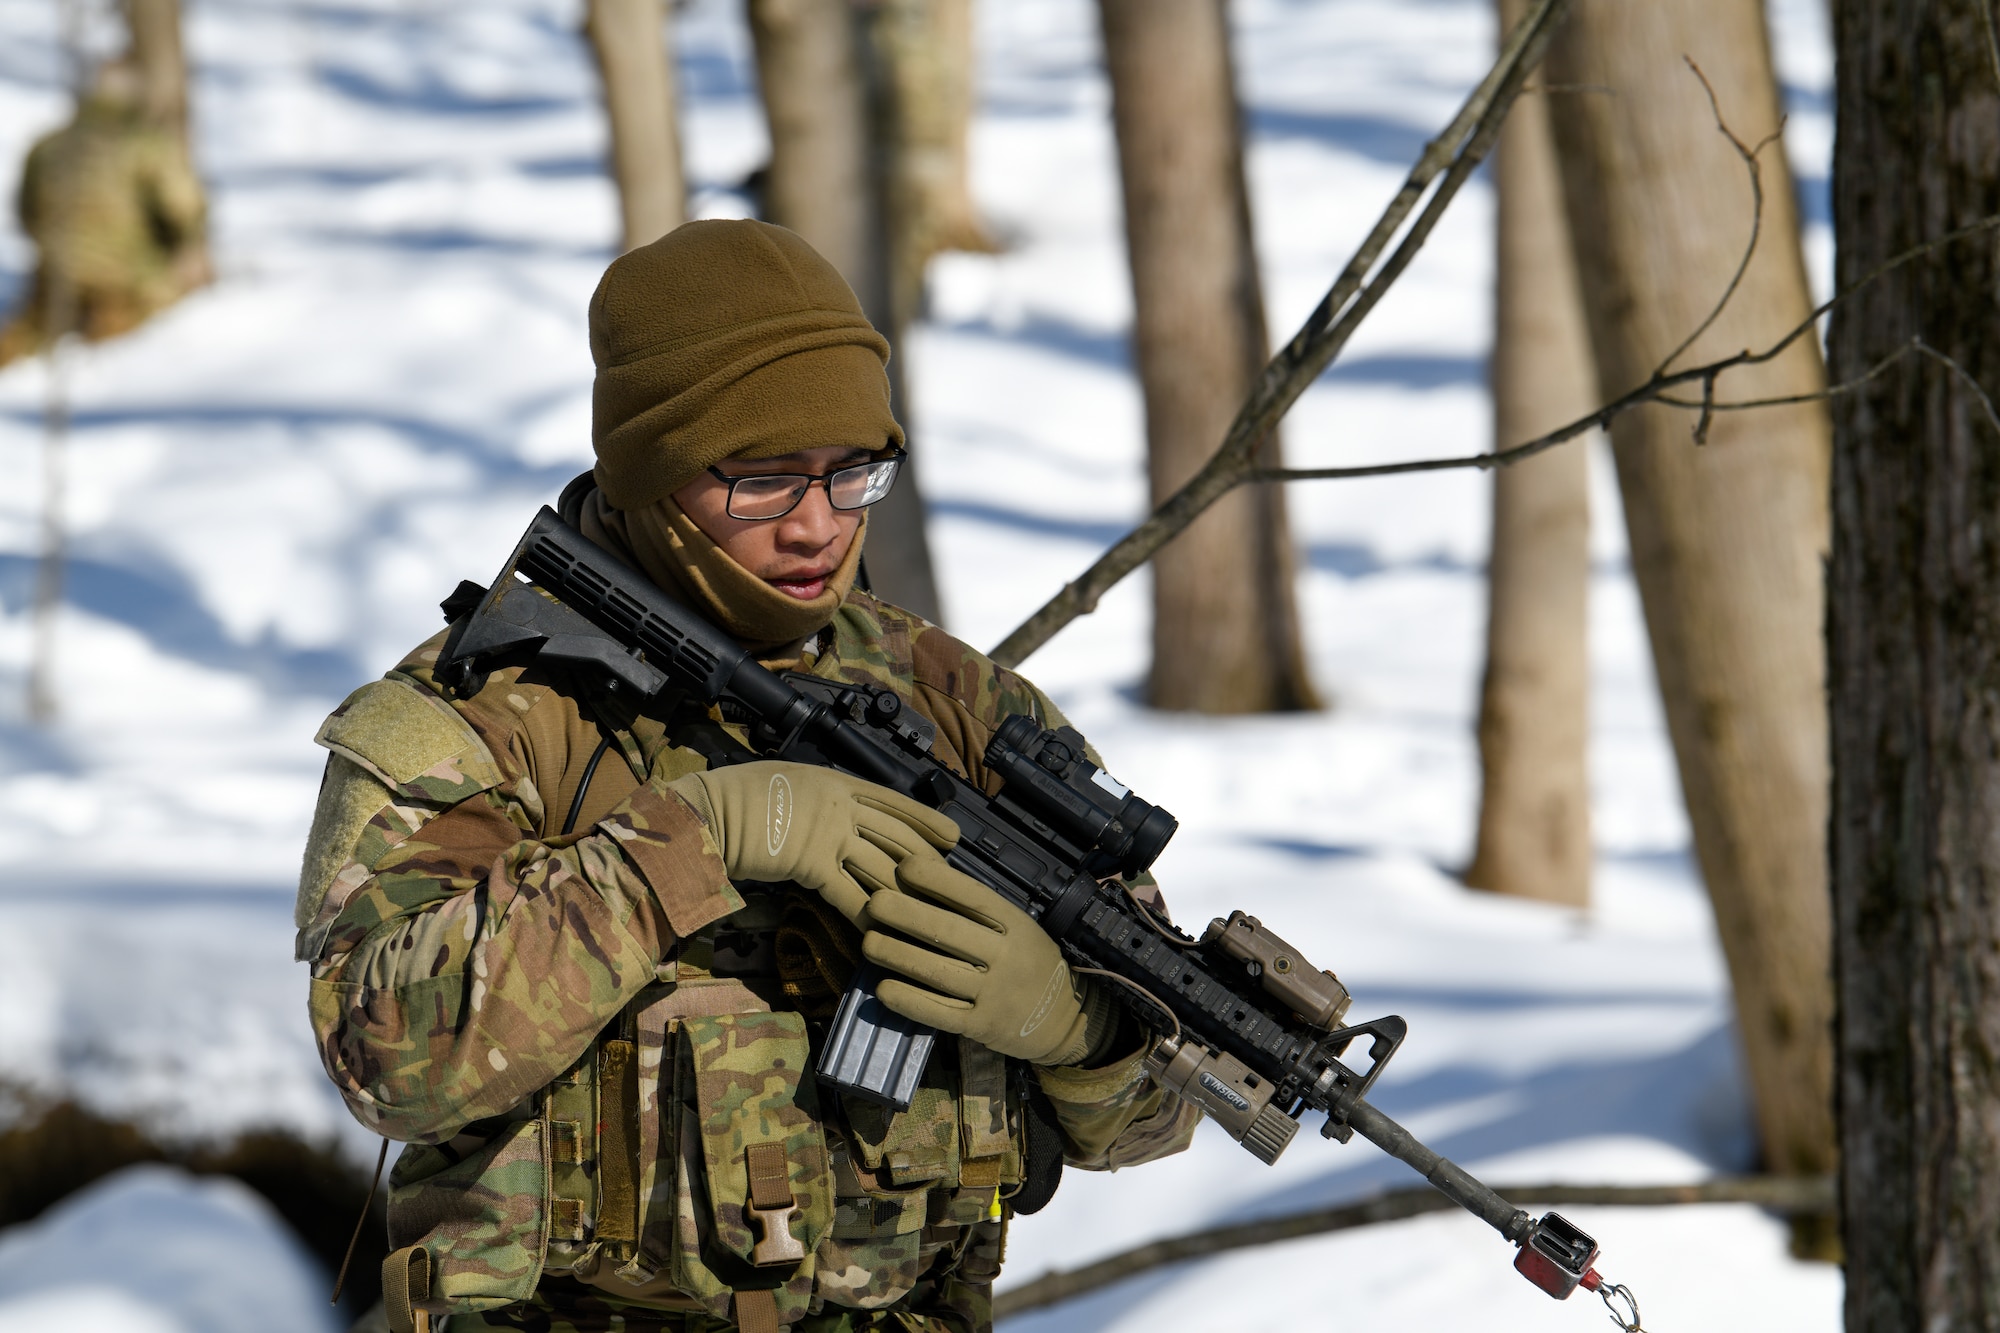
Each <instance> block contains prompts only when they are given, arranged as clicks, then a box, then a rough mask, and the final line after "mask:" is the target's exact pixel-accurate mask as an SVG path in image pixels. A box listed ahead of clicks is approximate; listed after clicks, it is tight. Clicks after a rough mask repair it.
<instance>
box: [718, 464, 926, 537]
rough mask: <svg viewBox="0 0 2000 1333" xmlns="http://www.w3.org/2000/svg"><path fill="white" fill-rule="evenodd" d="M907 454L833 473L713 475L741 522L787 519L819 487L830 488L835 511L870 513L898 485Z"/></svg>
mask: <svg viewBox="0 0 2000 1333" xmlns="http://www.w3.org/2000/svg"><path fill="white" fill-rule="evenodd" d="M904 457H905V454H904V451H903V450H901V449H898V450H897V451H896V452H895V453H893V454H891V455H889V456H888V457H887V458H876V459H871V460H869V461H868V462H866V463H850V464H849V465H848V466H846V467H843V468H835V469H834V470H833V471H831V472H821V473H817V474H806V473H797V472H762V473H758V474H756V475H755V476H749V477H732V476H730V475H729V474H728V473H727V472H724V471H722V470H721V469H720V468H715V467H711V468H710V469H709V470H708V471H709V475H711V476H713V477H714V478H715V479H716V480H717V481H720V482H723V483H726V484H727V485H728V487H729V516H730V517H731V518H740V519H752V520H754V519H765V518H783V517H784V516H785V515H787V514H789V513H791V512H792V511H793V510H794V509H796V508H798V507H799V501H801V500H803V499H805V498H806V492H807V491H809V490H811V489H812V488H813V486H814V485H815V484H818V485H821V486H824V487H826V500H827V503H828V504H830V505H832V506H833V507H834V508H835V509H866V508H867V507H868V506H869V505H872V504H874V503H875V502H876V501H878V500H880V499H882V497H883V496H885V495H887V494H888V493H889V488H890V487H891V486H894V485H895V484H896V472H897V470H898V469H899V468H900V467H902V465H903V459H904Z"/></svg>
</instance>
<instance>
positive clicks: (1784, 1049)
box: [1548, 0, 1834, 1174]
mask: <svg viewBox="0 0 2000 1333" xmlns="http://www.w3.org/2000/svg"><path fill="white" fill-rule="evenodd" d="M1684 55H1685V56H1686V57H1689V58H1691V59H1692V60H1693V61H1694V62H1696V63H1697V64H1698V65H1699V66H1700V68H1701V69H1702V70H1703V71H1704V72H1705V73H1706V75H1707V77H1708V79H1709V80H1710V81H1711V83H1712V84H1713V86H1714V88H1715V94H1716V98H1717V100H1718V102H1719V103H1720V107H1721V112H1722V115H1723V116H1724V117H1725V118H1726V119H1727V121H1728V123H1729V125H1730V127H1731V128H1732V129H1733V130H1734V132H1735V133H1736V134H1737V135H1738V136H1739V137H1740V138H1741V139H1743V140H1744V141H1745V142H1746V143H1752V144H1754V143H1756V142H1758V141H1759V140H1761V139H1762V138H1763V137H1764V136H1765V135H1767V134H1770V133H1772V132H1773V131H1774V130H1775V129H1776V128H1777V126H1778V124H1779V120H1780V113H1779V106H1778V92H1777V84H1776V80H1775V78H1774V77H1773V75H1772V71H1771V59H1770V46H1769V39H1768V36H1767V34H1766V32H1765V28H1764V10H1763V5H1762V4H1761V3H1760V0H1579V2H1578V4H1577V5H1576V8H1575V9H1574V10H1573V11H1572V15H1571V18H1570V25H1569V28H1568V30H1567V31H1566V32H1565V33H1563V34H1561V35H1560V36H1559V37H1558V39H1557V42H1556V47H1555V49H1554V51H1552V53H1551V57H1550V65H1549V74H1548V81H1549V82H1550V83H1562V84H1572V85H1580V86H1581V87H1582V88H1583V89H1584V91H1578V92H1576V93H1574V94H1570V95H1568V96H1566V97H1565V98H1564V101H1563V103H1562V105H1561V107H1560V108H1559V109H1558V113H1557V114H1556V115H1555V117H1554V124H1555V129H1556V140H1557V146H1558V149H1559V152H1560V154H1561V159H1562V179H1563V186H1564V192H1565V198H1566V203H1567V209H1568V215H1569V223H1570V234H1571V236H1572V238H1573V239H1574V242H1575V248H1576V255H1577V270H1578V275H1579V277H1580V279H1581V285H1582V290H1583V296H1584V307H1585V311H1586V314H1587V316H1588V320H1589V326H1590V332H1591V339H1592V343H1593V345H1594V346H1595V348H1596V351H1597V371H1598V378H1599V380H1600V382H1601V383H1602V384H1603V386H1604V388H1605V390H1606V391H1607V392H1623V391H1625V390H1626V389H1628V388H1630V387H1632V386H1634V385H1637V384H1639V383H1641V382H1643V381H1644V380H1646V379H1647V378H1648V377H1649V376H1650V375H1651V374H1652V372H1653V370H1654V368H1655V367H1656V366H1657V365H1658V364H1659V362H1660V361H1661V360H1662V359H1663V358H1665V357H1666V356H1667V355H1668V353H1669V352H1671V351H1672V350H1673V349H1674V347H1675V346H1677V345H1678V344H1679V343H1680V342H1681V340H1682V339H1684V338H1686V337H1687V336H1688V335H1690V334H1691V333H1693V332H1694V331H1695V330H1696V329H1697V328H1698V327H1699V326H1700V325H1701V322H1702V321H1703V319H1705V318H1706V317H1707V315H1708V313H1709V311H1710V310H1711V309H1712V308H1713V307H1714V305H1715V303H1716V301H1717V300H1718V299H1719V298H1720V297H1721V295H1722V293H1723V290H1724V288H1725V287H1726V285H1727V283H1728V281H1729V278H1730V275H1731V273H1732V272H1734V271H1735V269H1736V266H1737V264H1738V262H1739V260H1740V258H1741V256H1742V253H1743V247H1744V243H1745V240H1746V239H1747V237H1748V235H1749V232H1750V226H1751V220H1752V209H1751V195H1750V189H1749V186H1748V183H1747V181H1746V179H1745V174H1744V170H1743V167H1742V165H1741V163H1740V161H1739V159H1738V158H1737V156H1736V154H1735V151H1734V150H1733V149H1732V148H1731V147H1730V145H1729V143H1728V141H1727V140H1725V139H1724V138H1723V136H1722V135H1721V134H1720V133H1719V132H1718V131H1717V129H1716V126H1715V122H1714V116H1713V113H1712V112H1711V111H1710V109H1709V105H1708V101H1707V99H1706V97H1705V96H1704V94H1703V91H1702V86H1701V84H1700V82H1699V81H1698V80H1697V79H1696V77H1695V75H1694V73H1693V71H1691V70H1690V69H1689V68H1688V65H1687V63H1686V60H1684V59H1683V56H1684ZM1593 88H1603V89H1606V90H1607V91H1604V92H1593V91H1588V89H1593ZM1761 161H1762V163H1763V179H1764V212H1763V231H1762V241H1761V243H1760V244H1759V246H1758V249H1757V254H1756V257H1755V259H1754V261H1753V262H1752V263H1751V264H1750V266H1749V268H1748V271H1747V272H1746V273H1745V274H1744V277H1743V282H1742V286H1741V287H1740V289H1739V290H1738V291H1737V293H1736V296H1735V298H1734V300H1732V301H1731V302H1730V303H1729V305H1728V307H1727V308H1726V309H1725V310H1724V311H1723V312H1722V314H1721V316H1720V317H1719V318H1718V319H1717V320H1716V321H1715V323H1714V324H1713V325H1712V326H1711V327H1710V328H1709V330H1708V331H1707V332H1706V333H1705V334H1704V335H1703V336H1702V337H1700V338H1699V339H1697V340H1696V342H1695V343H1694V345H1693V347H1692V348H1691V349H1690V350H1689V352H1688V353H1687V358H1691V359H1692V360H1694V361H1701V360H1707V359H1710V358H1712V357H1717V356H1723V355H1727V354H1729V353H1731V352H1734V351H1737V350H1739V349H1741V348H1744V347H1758V346H1763V345H1766V344H1768V343H1770V342H1772V341H1774V340H1775V339H1776V338H1777V336H1778V335H1780V334H1781V333H1782V332H1783V331H1785V330H1787V329H1789V328H1790V327H1792V326H1793V325H1794V324H1796V323H1798V322H1799V321H1801V320H1803V319H1804V318H1805V316H1806V313H1807V310H1808V309H1809V307H1810V299H1809V297H1808V295H1807V288H1806V280H1805V270H1804V265H1803V262H1802V260H1801V258H1800V250H1799V236H1798V220H1797V216H1796V213H1795V209H1794V205H1793V195H1792V181H1791V176H1790V173H1789V171H1788V170H1787V168H1786V163H1785V156H1784V151H1783V148H1782V146H1781V145H1776V144H1773V145H1771V146H1769V147H1767V148H1766V149H1765V151H1764V153H1763V156H1762V159H1761ZM1685 363H1686V359H1684V360H1683V364H1685ZM1823 382H1824V375H1823V371H1822V367H1821V365H1820V361H1819V355H1818V350H1817V348H1816V347H1815V346H1814V345H1813V343H1812V340H1810V339H1806V340H1804V341H1801V342H1799V343H1796V344H1794V345H1793V347H1792V348H1791V350H1790V351H1789V352H1788V353H1786V354H1785V355H1784V356H1782V357H1779V358H1777V359H1776V360H1775V361H1773V362H1771V363H1769V364H1767V365H1765V366H1762V367H1758V368H1753V369H1749V370H1746V371H1743V372H1741V373H1740V374H1738V373H1732V375H1731V376H1730V377H1729V379H1728V380H1726V381H1725V382H1724V386H1723V389H1724V392H1723V397H1724V398H1725V399H1732V398H1734V399H1742V398H1763V397H1773V396H1780V395H1786V394H1800V393H1811V392H1814V391H1816V390H1818V389H1819V388H1820V387H1821V386H1822V384H1823ZM1693 425H1694V415H1693V414H1692V413H1689V412H1681V411H1676V410H1675V409H1672V408H1668V407H1662V406H1650V407H1645V408H1641V409H1639V410H1637V411H1634V412H1629V413H1627V414H1625V415H1624V416H1622V417H1620V418H1619V419H1618V421H1617V422H1616V424H1614V426H1613V427H1612V431H1611V437H1612V446H1613V452H1614V454H1615V456H1616V458H1617V462H1618V483H1619V489H1620V491H1621V493H1622V496H1623V499H1624V506H1625V523H1626V527H1627V529H1628V531H1629V532H1630V534H1631V547H1632V567H1633V573H1634V574H1635V576H1636V577H1637V581H1638V584H1639V593H1640V597H1641V600H1642V602H1643V605H1644V607H1645V613H1646V626H1647V630H1648V632H1649V634H1650V637H1651V639H1652V644H1653V658H1654V663H1655V665H1656V667H1657V669H1658V673H1659V681H1660V692H1661V695H1662V698H1663V701H1664V703H1665V708H1666V716H1667V727H1668V731H1669V733H1670V735H1671V736H1672V738H1673V745H1674V754H1675V757H1676V759H1677V760H1678V761H1679V767H1680V776H1681V788H1682V792H1683V794H1684V795H1685V797H1686V800H1687V809H1688V819H1689V822H1690V824H1691V825H1692V826H1693V830H1694V845H1695V853H1696V855H1697V857H1698V859H1699V861H1700V864H1701V870H1702V875H1703V878H1704V879H1705V880H1706V881H1707V884H1708V892H1709V896H1710V898H1711V900H1712V901H1713V903H1714V905H1715V915H1716V925H1717V928H1718V931H1719V933H1720V935H1721V939H1722V947H1723V952H1724V954H1725V955H1726V956H1727V958H1728V962H1729V971H1730V978H1731V980H1732V982H1733V983H1734V986H1735V992H1736V1014H1737V1023H1738V1028H1739V1032H1740V1035H1741V1039H1742V1043H1743V1053H1744V1060H1745V1063H1746V1065H1747V1066H1748V1072H1749V1080H1750V1087H1751V1091H1752V1094H1753V1096H1754V1098H1755V1102H1756V1110H1757V1122H1758V1127H1759V1128H1760V1130H1761V1131H1762V1136H1763V1146H1764V1157H1765V1161H1766V1164H1767V1166H1768V1167H1769V1169H1770V1170H1771V1171H1773V1172H1774V1173H1778V1174H1795V1173H1796V1174H1805V1173H1818V1172H1823V1171H1826V1170H1828V1169H1830V1168H1831V1167H1832V1165H1833V1157H1834V1144H1833V1122H1832V1114H1831V1110H1832V1106H1831V1091H1832V1069H1831V1049H1832V1046H1831V1033H1830V1026H1829V1025H1830V1021H1831V1016H1832V995H1831V985H1830V979H1829V971H1828V969H1829V960H1828V955H1829V947H1830V942H1829V936H1830V930H1831V925H1830V921H1829V912H1828V904H1827V896H1826V893H1827V890H1826V869H1825V868H1826V860H1825V837H1826V787H1827V780H1828V779H1827V757H1826V714H1825V709H1824V705H1823V702H1822V698H1821V687H1822V663H1823V646H1822V643H1821V639H1820V601H1821V578H1820V560H1821V558H1822V555H1823V553H1824V551H1825V549H1826V537H1827V512H1826V487H1827V467H1828V458H1827V453H1828V426H1827V415H1826V409H1825V407H1824V406H1823V404H1821V403H1818V402H1812V403H1804V404H1798V405H1794V406H1789V407H1776V408H1768V409H1763V410H1760V411H1756V412H1724V413H1721V414H1720V415H1719V416H1718V417H1717V418H1716V420H1715V423H1714V428H1713V430H1712V431H1711V433H1710V435H1709V440H1708V443H1707V444H1706V445H1705V446H1698V445H1696V444H1694V443H1692V441H1691V428H1692V427H1693Z"/></svg>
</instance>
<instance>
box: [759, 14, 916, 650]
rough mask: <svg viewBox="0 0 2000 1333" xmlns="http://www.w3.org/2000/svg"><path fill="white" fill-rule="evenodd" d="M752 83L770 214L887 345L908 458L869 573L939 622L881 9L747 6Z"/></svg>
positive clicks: (873, 522)
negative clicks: (818, 260)
mask: <svg viewBox="0 0 2000 1333" xmlns="http://www.w3.org/2000/svg"><path fill="white" fill-rule="evenodd" d="M749 8H750V34H751V38H752V40H753V41H754V43H755V46H756V52H757V81H758V85H759V87H760V88H761V90H762V93H763V98H764V114H765V118H766V121H767V123H768V125H769V127H770V133H771V162H770V166H769V167H768V168H767V169H766V171H765V174H764V190H763V214H764V217H765V219H766V220H768V221H771V222H775V223H777V224H778V225H779V226H781V227H789V228H791V229H792V230H793V231H795V232H797V233H798V234H799V235H801V236H803V237H804V238H805V239H806V242H807V244H809V245H811V246H812V247H813V248H814V249H815V250H818V251H819V252H820V253H821V254H822V255H824V256H826V258H827V261H828V262H829V263H831V264H832V265H833V266H834V267H835V268H837V269H839V270H840V272H841V276H843V277H845V278H846V279H847V281H848V284H849V285H850V286H852V287H853V288H854V293H855V295H856V296H858V297H859V298H860V299H861V305H862V308H863V309H864V310H866V311H867V312H868V318H869V319H870V320H871V321H872V322H873V323H874V325H875V327H876V328H877V329H879V330H881V332H882V336H884V337H885V338H887V339H888V340H889V344H890V347H891V348H892V349H893V351H894V355H892V356H891V358H890V361H889V389H890V396H891V399H892V402H893V406H894V410H895V413H896V418H897V420H899V421H901V422H902V423H903V429H904V430H905V431H906V432H908V433H909V435H910V440H909V445H910V458H909V461H908V462H906V463H905V464H904V465H903V474H902V477H901V479H900V480H899V481H898V482H897V484H896V488H895V489H894V490H893V491H891V492H889V498H888V499H886V500H884V501H882V503H880V504H878V505H876V506H875V508H874V509H873V510H871V511H870V513H869V516H868V554H867V561H866V563H867V568H868V576H869V581H870V584H871V586H872V587H873V588H874V590H875V592H876V594H877V595H878V596H881V597H883V598H884V599H886V600H888V601H890V602H894V603H895V604H896V605H898V606H901V607H905V608H907V609H909V610H911V611H915V612H916V613H917V614H918V615H921V616H923V617H925V618H926V619H929V620H933V621H935V620H940V619H942V611H941V608H940V605H939V599H938V594H937V580H936V576H935V574H934V572H933V569H932V564H931V555H930V543H929V541H928V539H927V537H926V535H925V532H924V520H925V515H924V505H923V493H922V491H921V490H920V489H919V486H918V479H917V464H918V458H919V452H920V451H919V450H918V448H917V440H916V431H915V428H914V423H913V422H912V421H911V414H910V407H909V393H908V384H907V377H906V374H905V371H906V367H905V364H904V357H903V356H902V352H903V348H904V339H903V330H904V324H905V322H906V321H907V319H908V317H909V313H910V311H911V309H912V308H913V306H914V300H913V298H912V297H911V296H910V295H909V293H908V292H907V290H901V289H900V288H901V286H902V285H901V284H900V283H899V282H898V281H897V278H898V274H899V271H900V266H899V263H898V260H897V254H898V242H899V237H898V235H897V233H896V231H895V229H894V228H893V227H892V225H891V223H892V221H893V214H892V212H891V210H890V207H889V202H888V200H889V192H890V174H889V173H890V172H891V171H892V169H893V162H894V135H895V133H896V130H895V115H896V102H895V98H894V90H893V88H892V87H891V86H890V82H889V79H888V76H887V74H886V72H885V70H884V59H883V56H882V54H881V52H880V49H879V43H878V40H877V35H876V27H877V25H878V24H879V23H880V22H881V21H882V17H881V15H879V14H878V13H877V12H876V10H875V7H874V6H865V7H864V6H861V5H857V4H855V3H851V2H850V0H750V5H749Z"/></svg>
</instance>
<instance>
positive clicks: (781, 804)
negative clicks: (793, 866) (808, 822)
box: [765, 773, 792, 856]
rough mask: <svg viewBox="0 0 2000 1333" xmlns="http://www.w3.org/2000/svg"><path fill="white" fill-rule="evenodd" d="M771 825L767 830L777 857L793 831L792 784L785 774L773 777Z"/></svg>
mask: <svg viewBox="0 0 2000 1333" xmlns="http://www.w3.org/2000/svg"><path fill="white" fill-rule="evenodd" d="M768 804H769V808H770V814H771V823H770V826H769V828H767V829H766V830H765V834H766V837H767V840H768V842H769V845H770V852H771V855H773V856H776V855H777V854H778V851H779V849H780V848H782V847H783V846H784V845H785V839H786V837H788V836H789V835H790V834H791V831H792V784H791V783H789V782H787V781H785V775H784V774H783V773H773V774H772V775H771V793H770V798H769V803H768Z"/></svg>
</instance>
